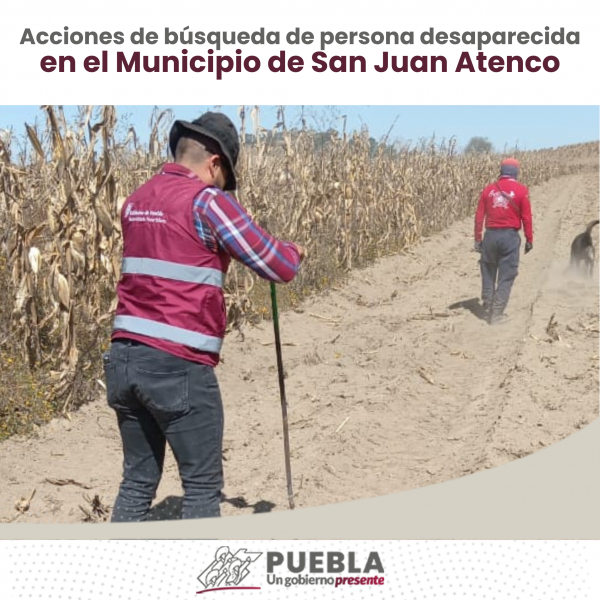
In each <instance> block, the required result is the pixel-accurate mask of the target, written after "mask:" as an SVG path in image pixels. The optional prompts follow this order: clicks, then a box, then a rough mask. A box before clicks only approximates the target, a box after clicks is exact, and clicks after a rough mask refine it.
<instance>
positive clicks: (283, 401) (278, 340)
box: [271, 282, 294, 509]
mask: <svg viewBox="0 0 600 600" xmlns="http://www.w3.org/2000/svg"><path fill="white" fill-rule="evenodd" d="M271 305H272V307H273V329H274V330H275V352H276V353H277V373H278V374H279V396H280V398H281V415H282V417H283V449H284V453H285V475H286V479H287V493H288V502H289V503H290V508H292V509H293V508H294V490H293V489H292V464H291V460H290V436H289V430H288V416H287V401H286V399H285V381H284V373H283V359H282V357H281V338H280V336H279V311H278V310H277V290H276V289H275V283H273V282H271Z"/></svg>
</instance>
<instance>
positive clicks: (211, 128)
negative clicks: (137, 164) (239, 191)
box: [169, 112, 240, 190]
mask: <svg viewBox="0 0 600 600" xmlns="http://www.w3.org/2000/svg"><path fill="white" fill-rule="evenodd" d="M186 134H187V137H192V138H193V137H194V134H199V135H203V136H206V137H208V138H210V139H211V140H214V141H215V142H216V143H217V145H218V146H219V148H220V152H219V155H220V156H221V157H222V158H223V159H224V160H225V162H226V163H227V164H226V166H227V181H226V182H225V188H224V189H225V190H235V189H236V186H237V182H236V178H235V165H236V163H237V159H238V155H239V153H240V140H239V136H238V132H237V129H236V128H235V125H234V124H233V123H232V122H231V119H229V118H228V117H227V116H225V115H224V114H223V113H217V112H206V113H204V114H203V115H202V116H201V117H198V118H197V119H195V120H194V121H191V122H190V121H181V120H178V121H175V123H173V126H172V127H171V131H170V133H169V148H170V149H171V154H172V155H173V156H175V149H176V148H177V142H178V141H179V138H181V137H186Z"/></svg>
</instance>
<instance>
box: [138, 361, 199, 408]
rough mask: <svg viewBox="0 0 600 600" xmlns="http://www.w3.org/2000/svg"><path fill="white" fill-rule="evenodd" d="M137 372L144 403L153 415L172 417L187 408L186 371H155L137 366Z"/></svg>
mask: <svg viewBox="0 0 600 600" xmlns="http://www.w3.org/2000/svg"><path fill="white" fill-rule="evenodd" d="M137 374H138V379H139V389H140V392H141V395H142V397H143V398H144V403H145V404H146V406H147V407H148V410H150V411H151V412H152V413H154V414H155V416H157V417H160V416H165V417H173V416H177V415H179V414H184V413H186V412H187V411H188V410H189V407H190V403H189V398H188V372H187V371H170V372H166V373H165V372H162V373H157V372H155V371H148V370H146V369H141V368H139V367H138V369H137Z"/></svg>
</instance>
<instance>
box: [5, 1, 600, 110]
mask: <svg viewBox="0 0 600 600" xmlns="http://www.w3.org/2000/svg"><path fill="white" fill-rule="evenodd" d="M288 6H289V9H288V10H285V11H283V10H282V5H281V3H280V2H274V1H272V0H267V1H263V2H260V3H258V4H257V3H253V4H248V3H245V2H240V1H239V0H234V1H233V2H228V3H226V4H222V5H217V6H215V7H213V8H211V9H210V10H207V7H206V6H205V5H203V4H201V3H198V2H190V1H189V0H183V1H182V2H179V3H177V5H176V10H170V6H169V5H167V4H165V3H164V2H160V3H159V2H155V1H150V2H146V3H144V5H143V10H139V5H137V4H136V5H133V4H131V5H124V4H123V3H122V2H117V1H116V0H106V2H103V3H102V5H101V6H100V5H99V6H98V8H97V10H91V11H82V10H81V5H80V3H78V2H74V1H72V0H68V1H62V2H56V3H53V4H52V7H51V8H49V6H48V4H47V3H42V2H39V1H30V2H27V1H26V2H20V3H16V4H15V5H14V6H13V8H12V10H11V13H10V15H4V16H3V18H2V23H0V44H1V52H0V68H1V70H2V73H3V84H4V85H3V99H2V101H3V103H5V104H32V103H39V102H48V103H63V104H83V103H86V104H87V103H94V104H112V103H119V104H140V103H143V104H147V103H152V104H198V103H201V104H240V103H243V102H246V103H255V104H309V103H310V104H338V103H347V102H348V98H351V99H352V101H353V102H355V103H357V104H595V103H597V101H598V78H597V77H595V76H592V73H593V71H594V69H593V66H594V64H595V61H596V59H597V57H598V32H597V25H598V18H597V17H598V9H597V7H596V5H594V4H592V3H589V2H584V1H581V0H575V1H573V2H570V3H569V5H568V10H565V5H564V3H558V2H546V3H544V4H543V7H544V9H543V11H541V10H540V7H541V4H540V3H538V2H531V1H530V2H513V1H508V2H502V3H500V4H491V5H485V9H483V8H482V7H483V5H482V4H481V2H475V1H473V0H459V1H457V2H452V3H444V2H432V1H430V0H426V1H423V2H418V3H411V4H408V5H407V4H405V3H402V4H392V3H389V2H383V1H382V0H374V1H372V2H370V3H368V5H365V4H364V3H362V2H361V3H359V2H355V1H348V2H331V1H329V2H322V1H318V2H317V1H316V0H307V1H305V2H302V3H301V4H298V5H297V6H294V5H288Z"/></svg>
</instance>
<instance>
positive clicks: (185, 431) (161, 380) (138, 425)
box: [104, 340, 223, 522]
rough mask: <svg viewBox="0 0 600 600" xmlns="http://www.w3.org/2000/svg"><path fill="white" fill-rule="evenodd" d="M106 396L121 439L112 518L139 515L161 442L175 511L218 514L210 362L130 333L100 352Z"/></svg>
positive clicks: (149, 495)
mask: <svg viewBox="0 0 600 600" xmlns="http://www.w3.org/2000/svg"><path fill="white" fill-rule="evenodd" d="M104 372H105V376H106V389H107V399H108V404H109V406H110V407H111V408H113V409H114V410H115V412H116V414H117V420H118V424H119V430H120V433H121V439H122V442H123V455H124V460H123V480H122V482H121V486H120V488H119V494H118V496H117V499H116V501H115V505H114V508H113V513H112V518H111V520H112V521H113V522H129V521H144V520H145V519H146V518H147V516H148V511H149V510H150V505H151V504H152V500H153V499H154V497H155V495H156V489H157V487H158V484H159V482H160V478H161V475H162V471H163V465H164V459H165V449H166V444H167V442H168V443H169V446H170V447H171V449H172V450H173V454H174V455H175V459H176V460H177V465H178V467H179V475H180V477H181V482H182V485H183V490H184V498H183V506H182V518H184V519H195V518H200V517H218V516H220V508H219V501H220V497H221V489H222V488H223V463H222V446H223V404H222V402H221V393H220V391H219V384H218V383H217V378H216V376H215V372H214V369H213V368H212V367H209V366H207V365H201V364H198V363H194V362H190V361H187V360H184V359H182V358H178V357H176V356H173V355H171V354H168V353H166V352H162V351H161V350H157V349H155V348H150V347H149V346H146V345H144V344H139V343H137V342H134V341H129V340H117V341H115V342H113V343H112V344H111V349H110V352H109V353H107V354H105V355H104Z"/></svg>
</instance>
